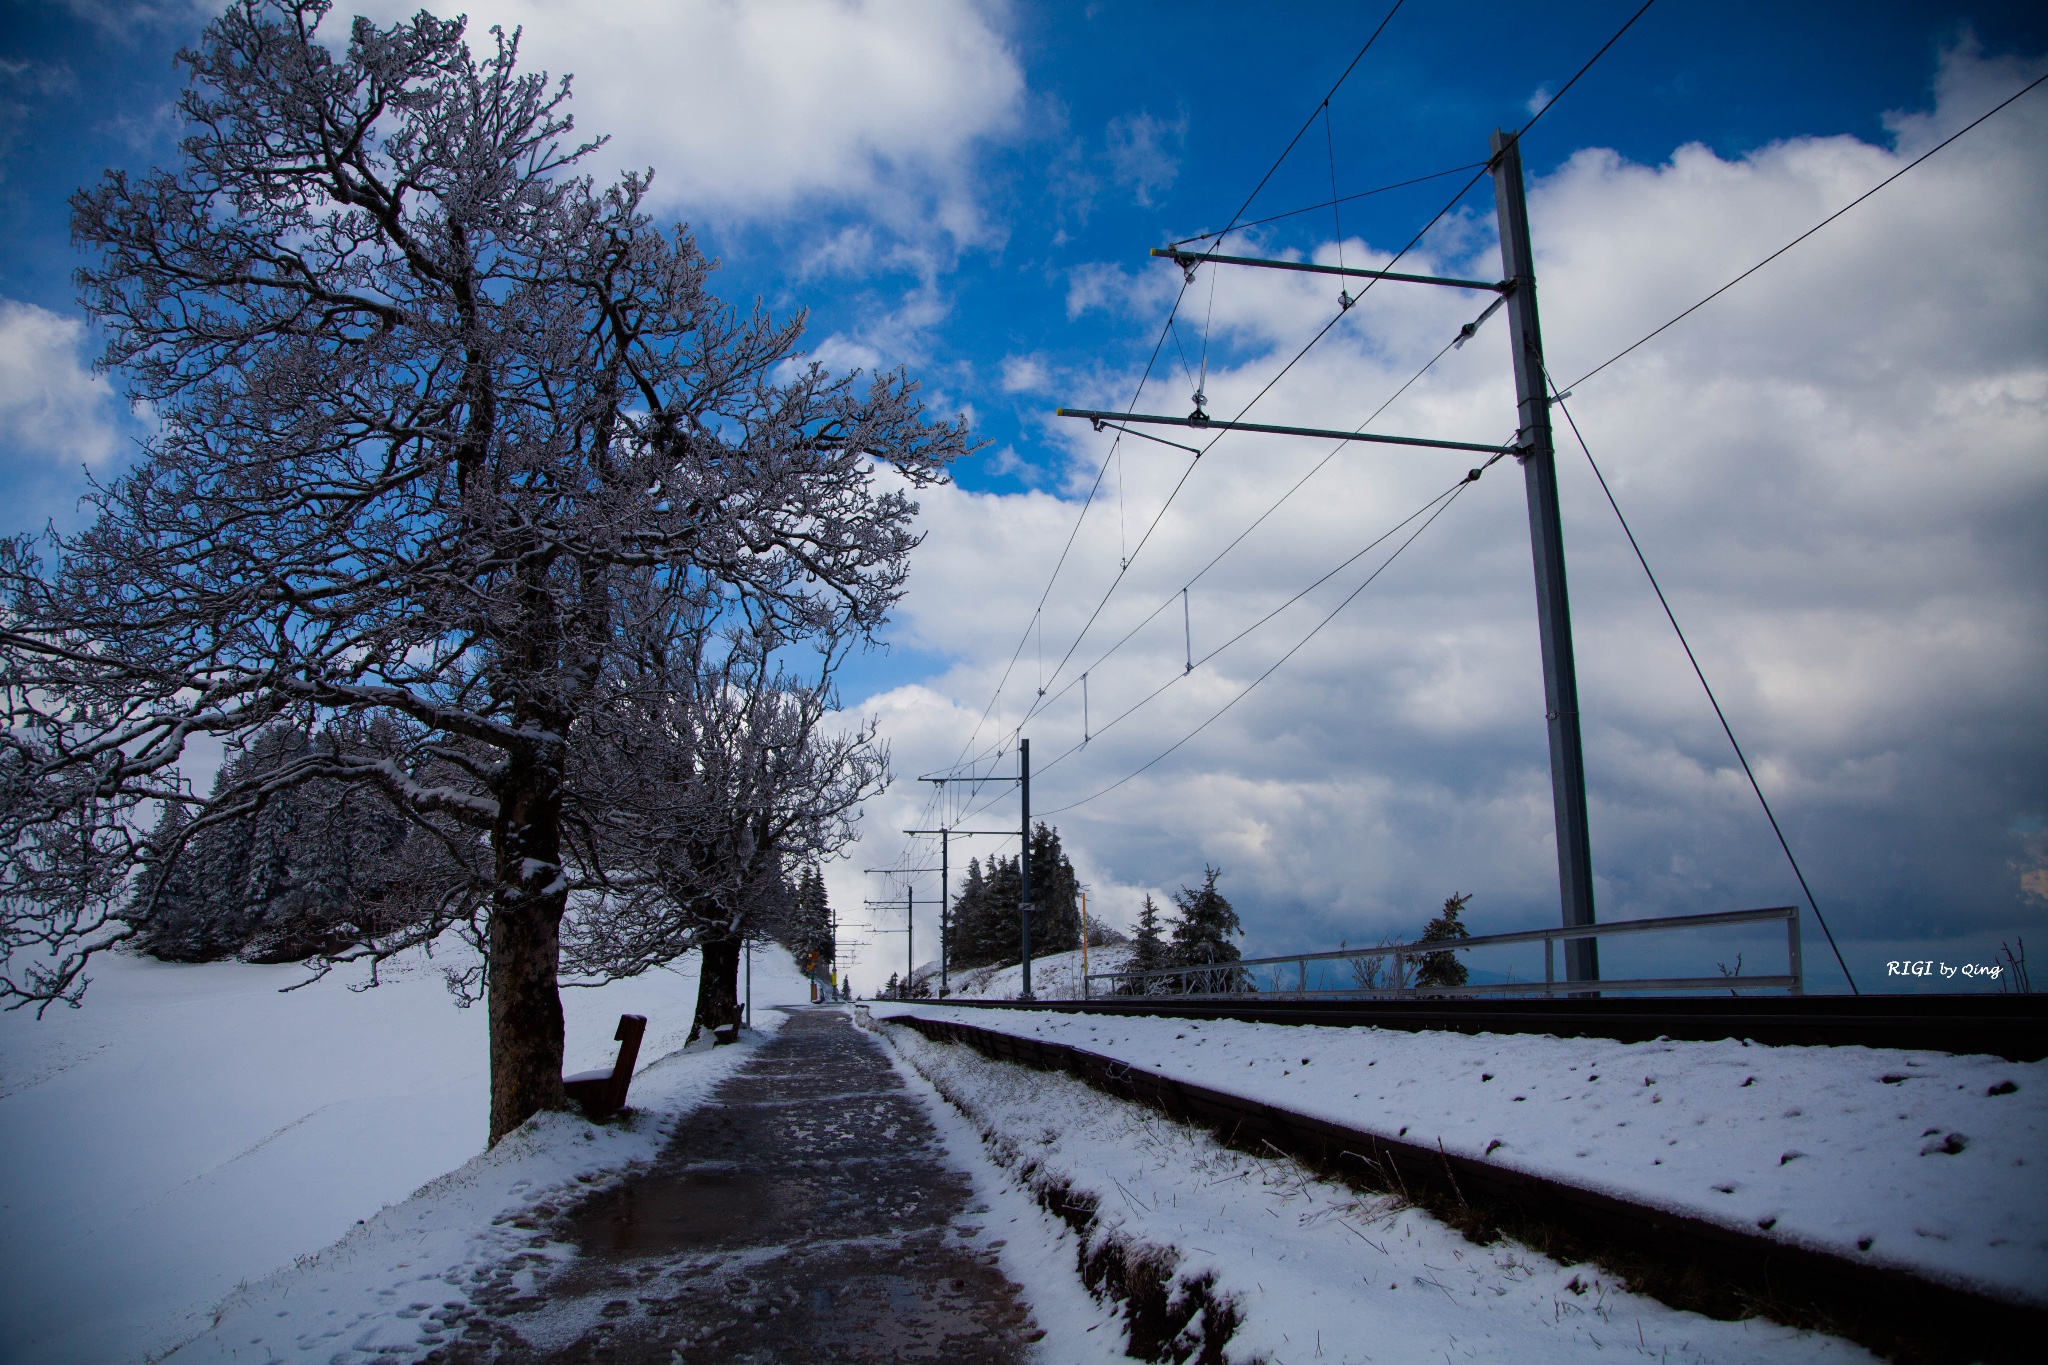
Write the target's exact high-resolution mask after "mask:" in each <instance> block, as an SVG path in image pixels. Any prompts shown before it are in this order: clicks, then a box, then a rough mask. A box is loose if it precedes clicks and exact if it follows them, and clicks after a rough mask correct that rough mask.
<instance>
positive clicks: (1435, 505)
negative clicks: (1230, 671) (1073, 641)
mask: <svg viewBox="0 0 2048 1365" xmlns="http://www.w3.org/2000/svg"><path fill="white" fill-rule="evenodd" d="M1501 458H1502V457H1501V456H1500V455H1496V456H1494V457H1493V459H1490V460H1488V461H1486V462H1485V463H1484V464H1482V465H1481V466H1480V467H1479V468H1478V469H1474V470H1471V471H1469V472H1467V473H1466V475H1465V476H1464V477H1463V478H1461V479H1459V480H1458V481H1457V482H1456V483H1454V484H1452V485H1451V486H1450V487H1449V488H1446V489H1445V490H1444V491H1443V492H1441V493H1438V494H1436V495H1435V496H1434V497H1432V498H1430V499H1429V501H1427V502H1425V503H1424V504H1422V506H1420V507H1418V508H1417V509H1416V510H1415V511H1413V512H1411V513H1409V514H1408V515H1407V516H1405V517H1403V518H1402V519H1401V520H1400V521H1398V522H1396V523H1394V525H1393V526H1391V527H1389V528H1388V529H1387V530H1386V531H1384V532H1382V533H1381V534H1380V535H1379V536H1377V537H1375V538H1374V539H1373V541H1372V542H1371V543H1370V544H1368V545H1366V546H1364V547H1363V548H1361V549H1359V550H1358V551H1357V552H1355V553H1354V554H1352V555H1350V556H1348V557H1347V558H1346V559H1344V560H1343V561H1342V562H1341V563H1339V564H1337V565H1336V566H1335V567H1334V568H1332V569H1330V570H1329V571H1328V572H1326V573H1324V574H1323V575H1322V576H1321V577H1319V578H1317V579H1316V580H1315V581H1314V582H1312V583H1310V584H1309V585H1308V586H1307V587H1304V588H1302V589H1300V590H1299V591H1298V592H1296V593H1294V595H1293V596H1291V597H1289V598H1288V599H1287V600H1286V601H1284V602H1282V603H1280V604H1279V605H1278V606H1276V607H1274V608H1272V609H1271V610H1269V611H1267V612H1266V613H1265V614H1264V615H1262V616H1260V617H1259V618H1258V619H1257V620H1255V621H1253V622H1252V623H1251V624H1249V625H1247V626H1245V627H1243V628H1242V629H1240V630H1239V631H1237V633H1236V634H1234V635H1232V636H1230V638H1228V639H1226V640H1225V641H1223V643H1221V644H1219V645H1217V646H1216V647H1215V648H1214V649H1211V650H1209V651H1207V652H1206V653H1204V654H1203V655H1202V657H1201V658H1199V659H1194V658H1192V650H1190V660H1189V662H1188V663H1187V665H1186V666H1185V667H1184V669H1183V670H1182V671H1181V672H1180V673H1177V674H1175V675H1174V676H1173V677H1171V678H1169V679H1168V680H1167V681H1166V682H1164V683H1161V684H1160V685H1159V686H1158V687H1155V688H1154V689H1153V690H1152V691H1151V692H1149V693H1147V694H1146V695H1145V696H1143V697H1141V698H1139V699H1138V700H1137V701H1136V702H1134V703H1132V704H1131V705H1130V706H1127V707H1125V708H1124V709H1123V710H1122V711H1120V712H1118V713H1117V715H1116V716H1115V717H1113V718H1112V719H1110V720H1109V721H1107V722H1106V723H1104V724H1103V725H1102V726H1101V727H1099V728H1096V729H1095V730H1093V732H1092V734H1091V735H1090V736H1089V739H1091V740H1092V739H1100V738H1101V737H1102V736H1103V735H1104V734H1107V733H1108V732H1109V731H1110V730H1111V729H1113V728H1115V727H1116V726H1117V725H1118V724H1120V723H1121V722H1122V721H1124V720H1126V719H1127V718H1129V717H1130V716H1131V715H1133V714H1135V713H1136V712H1137V711H1139V710H1141V709H1142V708H1144V707H1145V706H1147V705H1149V704H1150V703H1151V702H1153V701H1155V700H1156V699H1158V698H1159V697H1160V696H1161V695H1163V694H1164V693H1165V692H1167V691H1168V690H1169V689H1170V688H1172V687H1173V685H1174V684H1176V683H1178V682H1180V681H1182V679H1184V678H1185V677H1187V676H1188V674H1190V673H1192V672H1193V671H1194V670H1195V669H1196V668H1198V667H1200V666H1201V665H1203V664H1206V663H1208V662H1209V661H1210V660H1212V659H1214V658H1216V657H1217V656H1218V655H1221V654H1223V653H1224V652H1225V651H1227V650H1229V649H1230V648H1231V647H1232V646H1234V645H1236V644H1237V643H1238V642H1239V641H1241V640H1243V639H1244V638H1245V637H1247V636H1249V635H1250V634H1252V632H1254V631H1256V630H1258V629H1259V628H1260V627H1261V626H1263V625H1265V624H1266V623H1267V622H1268V621H1271V620H1272V619H1273V618H1275V617H1276V616H1278V615H1280V613H1281V612H1283V611H1285V610H1287V608H1288V607H1290V606H1292V605H1294V604H1295V603H1296V602H1298V601H1300V600H1301V599H1302V598H1304V597H1306V596H1307V595H1308V594H1309V593H1311V592H1313V591H1314V590H1315V589H1316V588H1318V587H1320V586H1322V585H1323V584H1324V583H1326V582H1328V581H1329V580H1330V579H1332V578H1334V577H1335V576H1336V575H1337V574H1339V573H1341V572H1343V571H1344V570H1345V569H1346V568H1348V567H1350V566H1351V565H1352V564H1355V563H1357V562H1358V561H1359V560H1360V559H1363V558H1364V557H1365V556H1366V555H1368V554H1370V553H1371V552H1372V551H1373V550H1374V549H1376V548H1378V547H1379V546H1381V545H1383V544H1385V543H1386V542H1387V541H1388V540H1390V539H1392V538H1393V537H1394V536H1396V535H1398V534H1400V532H1401V530H1402V529H1403V528H1404V527H1406V526H1409V525H1410V524H1412V523H1413V522H1415V521H1416V520H1417V519H1418V518H1426V519H1425V520H1424V521H1423V523H1422V525H1421V526H1417V527H1416V528H1415V531H1414V533H1413V534H1411V535H1410V536H1409V537H1408V538H1407V539H1406V540H1405V541H1403V542H1402V543H1401V544H1400V545H1399V546H1397V547H1396V548H1395V549H1394V551H1393V553H1392V554H1390V555H1388V556H1387V558H1386V559H1385V561H1383V562H1382V563H1381V564H1380V565H1379V567H1378V568H1376V569H1374V570H1373V572H1372V573H1371V574H1370V575H1368V576H1367V577H1366V579H1365V580H1364V582H1362V583H1360V584H1359V585H1358V586H1357V587H1355V588H1353V589H1352V590H1351V592H1350V593H1349V594H1348V595H1346V596H1345V598H1344V599H1343V601H1341V602H1339V603H1338V604H1337V606H1336V607H1335V608H1333V609H1332V611H1331V612H1330V614H1329V615H1327V616H1325V617H1324V618H1323V619H1322V620H1321V621H1320V622H1318V623H1317V624H1316V625H1315V626H1314V627H1313V628H1311V630H1310V631H1309V633H1308V635H1306V636H1304V637H1303V638H1302V639H1301V640H1299V641H1297V642H1296V643H1295V644H1294V645H1293V646H1292V647H1291V648H1290V649H1289V650H1288V651H1287V652H1286V653H1285V654H1283V655H1282V656H1281V657H1280V658H1279V660H1277V661H1276V662H1275V663H1274V664H1273V665H1272V667H1270V668H1268V669H1267V670H1266V671H1265V672H1264V673H1262V674H1261V675H1260V676H1259V677H1258V678H1257V679H1256V680H1254V682H1253V683H1252V684H1251V685H1250V686H1249V687H1247V688H1245V689H1244V692H1242V693H1240V694H1239V695H1238V696H1237V697H1236V698H1234V699H1232V701H1231V702H1230V703H1229V706H1226V707H1224V708H1223V711H1227V710H1229V709H1230V706H1235V705H1236V704H1237V702H1238V701H1241V700H1243V698H1244V695H1245V694H1246V693H1249V692H1250V691H1251V690H1252V688H1255V687H1257V686H1258V685H1259V683H1262V682H1264V681H1265V680H1266V679H1267V678H1269V677H1271V676H1272V675H1273V673H1274V671H1275V670H1277V669H1278V668H1279V667H1280V665H1281V664H1284V663H1286V662H1287V660H1288V659H1291V658H1292V657H1294V655H1295V653H1296V652H1298V651H1299V650H1300V649H1301V647H1302V646H1303V645H1305V644H1307V643H1308V641H1309V640H1310V639H1312V638H1314V636H1315V635H1316V634H1317V633H1318V632H1320V631H1321V630H1322V629H1323V628H1324V627H1325V626H1327V625H1328V624H1329V623H1330V621H1331V620H1333V619H1334V618H1335V616H1336V614H1337V613H1338V612H1341V611H1342V610H1343V609H1344V608H1345V607H1346V606H1348V605H1349V604H1350V603H1351V601H1352V600H1353V599H1355V598H1356V597H1357V596H1358V595H1359V594H1360V593H1362V592H1363V591H1365V589H1366V588H1368V587H1370V586H1372V584H1373V583H1374V581H1376V580H1377V579H1378V578H1379V576H1380V575H1381V574H1382V573H1384V572H1386V570H1387V568H1388V566H1390V565H1391V564H1392V563H1393V562H1394V561H1395V560H1396V559H1398V558H1400V556H1401V554H1402V553H1403V552H1404V551H1405V550H1406V549H1407V548H1408V547H1409V546H1410V545H1412V544H1414V542H1415V539H1416V537H1417V536H1420V535H1421V534H1422V532H1423V531H1424V530H1426V529H1428V526H1429V524H1430V523H1431V522H1433V521H1435V520H1436V518H1437V517H1438V516H1439V515H1441V513H1442V512H1443V511H1444V509H1445V508H1447V507H1449V506H1450V504H1451V502H1452V501H1454V500H1455V499H1456V498H1457V497H1458V495H1459V494H1460V493H1462V492H1464V490H1465V489H1466V488H1468V487H1469V486H1471V485H1472V484H1473V483H1475V482H1477V481H1478V479H1479V477H1480V476H1481V475H1482V474H1483V473H1484V472H1485V471H1486V470H1487V469H1489V468H1491V467H1492V466H1493V465H1494V464H1495V463H1496V462H1497V461H1498V460H1500V459H1501ZM1223 711H1218V712H1217V713H1216V714H1215V715H1212V716H1211V717H1209V719H1208V720H1205V721H1204V722H1202V725H1201V726H1198V727H1197V728H1196V729H1195V730H1194V731H1192V732H1190V733H1189V734H1188V735H1186V736H1183V737H1182V739H1181V740H1180V741H1178V742H1177V743H1176V744H1175V745H1174V748H1176V749H1177V748H1179V747H1180V745H1181V744H1185V743H1186V742H1187V741H1188V740H1190V739H1193V738H1194V736H1195V735H1196V734H1199V733H1200V732H1201V730H1203V729H1206V728H1207V727H1208V726H1209V725H1210V724H1211V723H1212V722H1214V721H1215V720H1216V719H1217V718H1218V717H1220V716H1221V715H1222V714H1223ZM1084 747H1086V741H1084V742H1083V743H1082V744H1076V745H1072V746H1070V747H1069V748H1067V749H1065V750H1063V751H1062V752H1061V753H1059V754H1058V755H1056V756H1055V757H1054V758H1053V759H1052V760H1051V761H1049V762H1046V763H1043V764H1040V765H1038V767H1037V769H1036V772H1035V773H1034V776H1043V775H1044V774H1045V773H1047V772H1050V771H1051V770H1052V769H1053V768H1055V767H1057V766H1058V765H1059V764H1060V763H1061V762H1063V761H1064V760H1066V759H1067V758H1070V757H1072V756H1073V755H1074V754H1076V753H1078V752H1080V751H1081V749H1083V748H1084ZM1171 752H1172V750H1171V749H1169V750H1168V751H1167V753H1171ZM1165 757H1166V754H1160V755H1159V756H1158V757H1157V758H1154V759H1153V760H1152V762H1151V763H1148V764H1146V765H1145V766H1146V767H1147V768H1149V767H1151V766H1152V764H1154V763H1157V762H1159V761H1160V759H1163V758H1165ZM1138 771H1139V772H1143V771H1144V769H1143V768H1141V769H1139V770H1138ZM1135 776H1137V773H1132V774H1130V775H1129V776H1127V777H1125V778H1124V779H1122V780H1121V781H1119V782H1118V783H1115V784H1112V787H1111V788H1105V789H1104V790H1103V791H1101V792H1097V793H1095V796H1101V795H1104V794H1105V793H1106V792H1107V791H1109V790H1111V789H1113V787H1114V786H1120V785H1122V782H1124V781H1129V780H1130V777H1135ZM1095 796H1090V797H1087V798H1085V800H1087V801H1092V800H1094V799H1095ZM988 804H989V803H985V804H984V805H982V806H980V807H977V808H976V810H975V811H970V812H969V815H972V814H974V813H976V812H977V811H979V810H985V809H987V805H988ZM1080 804H1083V802H1073V803H1070V804H1069V805H1066V806H1061V807H1058V808H1057V809H1056V810H1051V811H1046V812H1044V814H1046V815H1053V814H1057V813H1058V812H1059V811H1065V810H1071V809H1073V807H1074V806H1075V805H1080ZM962 818H963V819H964V818H967V817H965V816H963V817H962Z"/></svg>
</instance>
